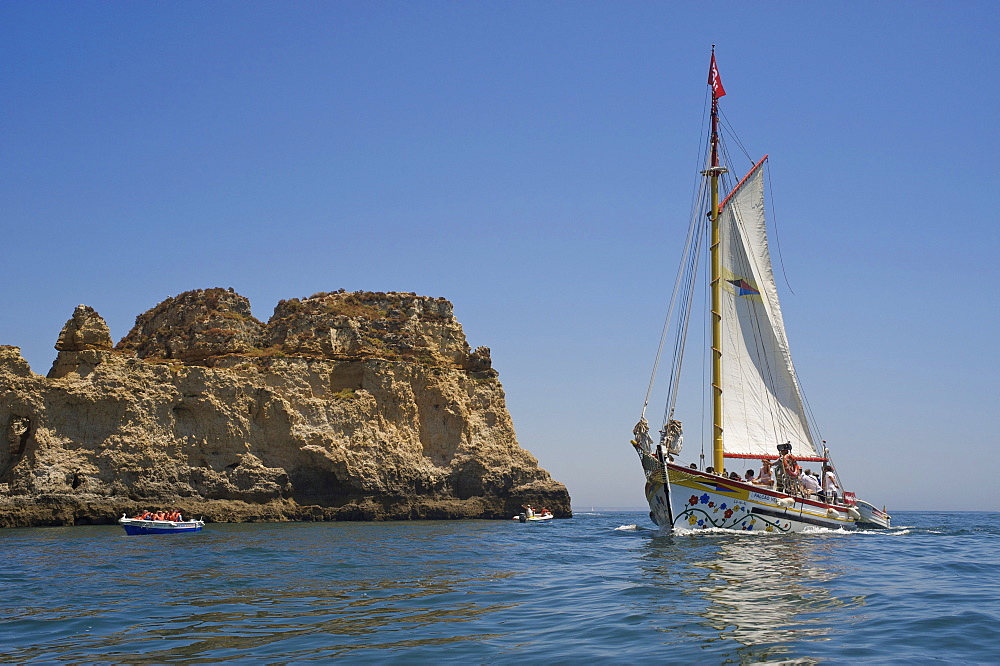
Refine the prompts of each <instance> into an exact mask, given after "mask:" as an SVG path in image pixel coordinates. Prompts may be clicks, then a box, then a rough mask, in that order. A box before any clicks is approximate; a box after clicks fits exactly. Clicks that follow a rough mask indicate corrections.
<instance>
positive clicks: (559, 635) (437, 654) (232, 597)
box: [0, 512, 1000, 664]
mask: <svg viewBox="0 0 1000 666" xmlns="http://www.w3.org/2000/svg"><path fill="white" fill-rule="evenodd" d="M894 522H895V523H896V525H897V526H896V527H894V528H893V529H890V530H885V531H874V530H873V531H867V532H860V533H858V532H855V533H846V532H831V531H824V530H819V529H817V530H816V531H815V532H812V533H807V534H792V535H778V534H767V533H759V534H748V533H744V532H741V533H731V532H698V533H690V534H680V535H666V536H664V535H660V534H659V533H658V532H657V531H656V530H655V529H653V527H652V525H651V524H650V523H649V520H648V518H647V517H646V516H645V515H644V514H643V513H639V512H634V513H628V512H619V513H584V514H578V515H577V516H576V517H574V518H573V519H570V520H555V521H550V522H548V523H535V524H531V523H528V524H522V523H519V522H516V521H451V522H391V523H270V524H268V523H264V524H244V525H226V524H209V525H207V526H206V528H205V530H204V531H203V532H201V533H198V534H192V535H180V536H177V535H166V536H163V535H161V536H153V535H149V536H131V537H130V536H126V535H125V534H124V531H123V530H122V529H121V528H120V527H117V526H92V527H71V528H34V529H8V530H0V544H2V550H0V553H2V557H0V608H2V611H3V612H2V617H0V660H3V661H9V662H21V663H24V662H27V663H31V662H48V663H52V662H71V663H81V662H86V663H93V662H98V663H120V662H125V663H136V662H153V663H166V662H173V661H179V662H193V663H198V662H225V661H240V662H251V663H254V662H256V663H269V664H270V663H289V662H306V661H338V660H340V661H344V662H350V663H356V662H377V663H407V664H410V663H438V662H463V663H468V662H471V663H514V662H525V661H527V662H533V663H538V662H546V663H548V662H556V663H569V662H575V661H578V660H580V659H586V660H589V661H595V662H599V663H628V662H643V663H652V662H657V663H724V662H727V663H728V662H739V663H760V662H795V663H814V662H830V663H855V662H887V661H896V662H912V661H923V662H927V661H943V662H952V663H954V662H964V663H968V662H977V663H990V662H1000V568H998V567H1000V514H997V513H897V514H896V515H895V516H894Z"/></svg>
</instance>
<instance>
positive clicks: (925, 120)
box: [0, 1, 1000, 510]
mask: <svg viewBox="0 0 1000 666" xmlns="http://www.w3.org/2000/svg"><path fill="white" fill-rule="evenodd" d="M998 23H1000V5H998V4H997V3H995V2H949V3H940V2H933V3H932V2H905V3H903V2H879V3H862V2H828V3H797V2H763V3H737V2H714V3H693V2H692V3H664V2H629V3H619V2H545V3H541V2H465V3H462V2H421V3H406V2H327V3H319V2H282V3H272V2H207V3H205V2H183V1H182V2H170V3H167V2H160V3H153V2H146V3H125V2H6V3H2V4H0V63H2V64H0V91H2V94H0V232H2V241H0V248H2V249H0V279H2V283H3V288H2V289H0V313H2V314H0V344H10V345H16V346H19V347H21V348H22V351H23V354H24V356H25V357H26V358H27V359H28V361H29V362H30V363H31V365H32V367H33V369H34V370H35V371H36V372H39V373H42V374H44V373H45V372H46V371H47V370H48V367H49V366H50V364H51V362H52V360H53V358H54V357H55V351H54V349H53V344H54V343H55V340H56V337H57V336H58V333H59V330H60V328H61V327H62V325H63V324H64V323H65V321H66V320H67V319H68V318H69V316H70V315H71V314H72V311H73V308H74V307H75V306H76V305H77V304H79V303H86V304H88V305H90V306H92V307H94V308H95V309H97V311H98V312H100V313H101V315H102V316H104V317H105V319H106V320H107V321H108V324H109V325H110V326H111V330H112V335H113V337H114V338H115V339H118V338H120V337H122V336H124V335H125V334H126V333H127V332H128V330H129V329H130V328H131V326H132V324H133V322H134V319H135V317H136V316H137V315H138V314H140V313H142V312H143V311H145V310H147V309H148V308H150V307H152V306H154V305H156V304H157V303H158V302H160V301H161V300H163V299H164V298H166V297H168V296H172V295H176V294H178V293H180V292H182V291H185V290H188V289H196V288H208V287H233V288H234V289H236V291H238V292H239V293H241V294H243V295H244V296H246V297H248V298H249V299H250V300H251V302H252V303H253V307H254V312H255V314H256V316H257V317H258V318H260V319H262V320H266V319H267V318H268V317H269V316H270V314H271V311H272V310H273V307H274V305H275V304H276V303H277V301H278V300H279V299H282V298H292V297H303V296H308V295H310V294H312V293H314V292H317V291H331V290H336V289H339V288H345V289H348V290H372V291H413V292H417V293H419V294H425V295H429V296H435V297H437V296H444V297H446V298H448V299H449V300H451V301H452V302H453V303H454V304H455V311H456V314H457V316H458V318H459V320H460V321H461V322H462V324H463V326H464V327H465V331H466V334H467V336H468V339H469V343H470V344H471V345H472V346H473V347H475V346H478V345H486V346H489V347H491V348H492V350H493V359H494V367H496V368H497V369H498V370H499V372H500V379H501V381H502V382H503V385H504V387H505V390H506V393H507V400H508V407H509V409H510V411H511V414H512V416H513V418H514V423H515V427H516V429H517V432H518V437H519V440H520V442H521V444H522V446H524V447H525V448H527V449H528V450H530V451H531V452H532V453H534V454H535V455H536V456H537V457H538V458H539V461H540V463H541V464H542V466H543V467H545V468H546V469H548V470H549V471H550V472H551V473H552V474H553V476H554V477H555V478H557V479H558V480H560V481H563V482H564V483H566V484H567V486H568V487H569V490H570V493H571V494H572V496H573V498H574V503H575V505H576V506H577V507H578V508H582V507H588V506H590V505H601V506H641V505H642V504H643V496H642V475H641V471H640V470H639V468H638V464H637V461H636V460H635V457H634V454H633V452H632V450H631V447H630V446H629V445H628V439H629V438H630V436H631V428H632V425H633V424H634V422H635V421H636V419H637V418H638V415H639V411H640V409H641V407H642V400H643V396H644V394H645V389H646V383H647V381H648V377H649V371H650V369H651V366H652V362H653V355H654V353H655V349H656V344H657V340H658V336H659V329H660V325H661V323H662V318H663V314H664V310H665V307H666V302H667V300H668V298H669V290H670V288H671V286H672V280H673V275H674V272H675V269H676V262H677V259H678V257H679V252H680V243H681V241H682V239H683V234H684V232H685V229H686V225H687V219H688V212H689V209H690V204H691V195H692V188H693V186H694V181H695V173H696V171H697V170H698V167H699V166H700V165H699V164H698V156H699V138H700V131H701V127H702V111H703V106H704V101H705V81H706V74H707V67H708V57H709V53H710V48H711V45H712V44H713V43H714V44H717V45H718V46H717V57H718V63H719V69H720V72H721V75H722V79H723V81H724V83H725V86H726V90H727V92H728V95H727V96H726V97H725V98H724V99H723V112H724V113H725V114H726V117H727V118H728V120H729V121H730V122H731V123H732V125H733V126H734V127H735V128H736V130H737V132H738V134H739V136H740V138H741V140H742V142H743V144H744V145H745V146H746V147H747V149H748V151H749V152H750V154H751V156H752V157H754V158H756V157H759V156H761V155H763V154H765V153H767V154H770V156H771V161H770V169H771V171H770V173H771V181H772V191H773V203H774V207H775V211H776V213H777V222H778V232H779V241H780V248H781V253H782V259H783V265H784V269H785V270H784V274H783V275H782V274H780V273H779V288H780V289H782V290H783V291H782V296H783V298H784V301H783V307H784V311H785V321H786V326H787V327H788V331H789V336H790V339H791V344H792V352H793V354H794V357H795V361H796V366H797V369H798V372H799V375H800V377H801V380H802V383H803V385H804V387H805V389H806V392H807V395H808V398H809V401H810V403H811V405H812V408H813V411H814V413H815V414H816V417H817V419H818V421H819V424H820V427H821V429H822V432H823V435H824V437H825V438H826V439H827V441H828V442H829V443H830V446H831V448H832V450H833V452H834V455H835V459H836V461H837V464H838V468H839V469H840V472H841V477H842V478H843V480H844V481H845V483H846V485H847V486H848V488H849V489H853V490H856V491H857V492H858V493H859V494H860V495H861V496H863V497H866V498H868V499H870V500H871V501H873V502H875V503H878V504H887V505H888V506H889V508H890V510H891V509H962V510H974V509H987V510H1000V493H998V492H997V491H996V489H995V478H996V475H997V473H998V471H1000V454H998V451H1000V435H998V432H1000V417H998V413H1000V410H998V409H997V406H996V403H997V397H996V395H997V391H998V388H997V380H998V371H1000V353H998V351H997V347H998V346H997V345H996V344H995V342H994V341H993V337H994V335H993V334H994V332H995V331H997V330H998V329H1000V316H998V312H1000V308H998V307H997V305H996V303H995V297H994V291H995V290H994V288H993V284H992V282H993V273H994V266H995V264H996V260H997V257H998V255H1000V231H998V225H997V213H996V212H995V210H994V207H993V206H991V205H989V201H990V199H989V197H990V196H991V195H992V194H993V192H994V191H995V187H996V186H995V183H996V181H997V176H998V174H997V171H998V168H997V161H996V154H997V148H998V145H997V144H998V131H1000V130H998V126H997V125H998V124H997V115H998V114H997V108H998V99H997V98H998V93H997V90H998V74H997V72H998V71H1000V57H998V55H1000V54H998V49H1000V47H998V42H997V40H996V38H995V34H994V33H995V27H996V26H997V25H998ZM749 164H750V162H749V158H747V163H746V166H747V167H748V166H749ZM779 270H780V269H779ZM785 279H787V281H788V285H790V287H791V292H793V293H791V292H790V291H789V290H788V289H787V288H786V285H785V284H784V280H785ZM651 411H652V414H653V415H658V414H659V409H655V408H654V409H652V410H651ZM700 417H701V415H700V414H695V415H690V416H686V415H681V418H682V419H683V420H686V421H697V420H698V419H700ZM687 446H688V447H689V449H696V448H697V447H698V446H699V444H698V443H697V442H696V441H694V438H693V437H692V436H690V435H689V437H688V440H687Z"/></svg>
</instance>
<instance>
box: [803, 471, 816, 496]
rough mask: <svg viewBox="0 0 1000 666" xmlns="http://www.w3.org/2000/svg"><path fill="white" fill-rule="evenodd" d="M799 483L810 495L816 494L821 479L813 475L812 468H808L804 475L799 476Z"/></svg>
mask: <svg viewBox="0 0 1000 666" xmlns="http://www.w3.org/2000/svg"><path fill="white" fill-rule="evenodd" d="M799 483H800V484H802V489H803V490H805V491H806V492H807V493H808V494H810V495H815V494H816V493H818V492H819V490H820V489H819V481H818V480H817V479H816V477H815V476H813V473H812V470H811V469H807V470H806V471H805V472H804V473H803V474H802V476H801V477H799Z"/></svg>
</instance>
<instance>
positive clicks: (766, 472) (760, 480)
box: [754, 460, 774, 487]
mask: <svg viewBox="0 0 1000 666" xmlns="http://www.w3.org/2000/svg"><path fill="white" fill-rule="evenodd" d="M754 483H755V484H756V485H758V486H768V487H770V486H773V485H774V475H772V474H771V461H770V460H761V461H760V474H759V475H758V476H757V478H756V479H755V480H754Z"/></svg>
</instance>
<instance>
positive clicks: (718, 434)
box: [705, 44, 727, 474]
mask: <svg viewBox="0 0 1000 666" xmlns="http://www.w3.org/2000/svg"><path fill="white" fill-rule="evenodd" d="M708 83H709V85H710V86H712V140H711V148H712V156H711V166H710V168H709V169H708V170H707V171H706V172H705V173H706V174H707V175H708V177H709V179H710V181H711V186H712V187H711V189H712V210H711V211H710V212H709V218H710V219H711V222H712V243H711V245H710V253H711V259H712V281H711V287H712V315H711V318H712V424H713V428H712V465H713V466H714V467H715V472H716V473H717V474H721V473H722V470H724V469H725V466H726V460H725V455H724V449H723V446H722V254H721V251H720V248H719V176H720V175H722V174H724V173H726V171H727V170H726V169H725V168H724V167H721V166H719V98H720V97H722V96H723V95H725V94H726V91H725V89H724V88H723V87H722V81H721V79H720V78H719V71H718V69H716V66H715V45H714V44H713V45H712V64H711V66H710V68H709V71H708Z"/></svg>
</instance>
